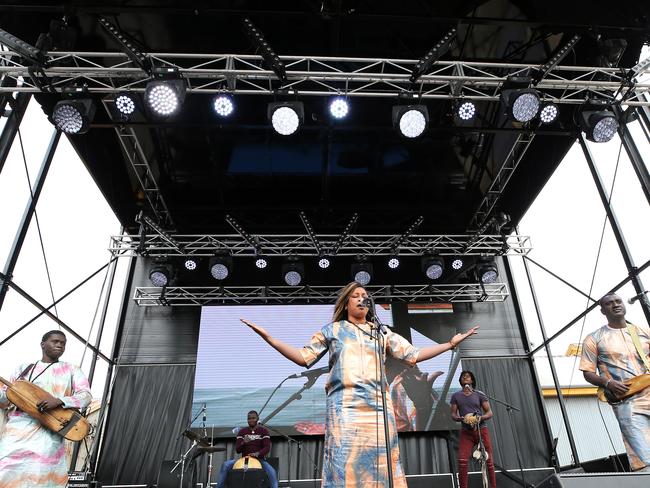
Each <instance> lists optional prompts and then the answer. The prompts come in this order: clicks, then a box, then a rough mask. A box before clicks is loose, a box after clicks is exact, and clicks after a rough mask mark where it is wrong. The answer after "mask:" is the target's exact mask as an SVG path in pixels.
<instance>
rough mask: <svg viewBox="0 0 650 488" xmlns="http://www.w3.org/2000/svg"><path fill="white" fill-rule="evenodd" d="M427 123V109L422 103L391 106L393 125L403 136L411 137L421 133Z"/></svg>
mask: <svg viewBox="0 0 650 488" xmlns="http://www.w3.org/2000/svg"><path fill="white" fill-rule="evenodd" d="M428 123H429V111H428V110H427V107H425V106H424V105H395V106H393V126H394V127H396V128H398V129H399V131H400V133H401V134H402V135H403V136H404V137H408V138H409V139H413V138H415V137H418V136H420V135H422V133H423V132H424V130H425V129H426V128H427V124H428Z"/></svg>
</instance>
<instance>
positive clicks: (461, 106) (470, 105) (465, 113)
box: [455, 100, 476, 122]
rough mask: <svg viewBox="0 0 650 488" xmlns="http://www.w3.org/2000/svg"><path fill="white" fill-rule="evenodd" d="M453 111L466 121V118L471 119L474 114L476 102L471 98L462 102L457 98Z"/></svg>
mask: <svg viewBox="0 0 650 488" xmlns="http://www.w3.org/2000/svg"><path fill="white" fill-rule="evenodd" d="M455 112H456V115H457V116H458V118H459V119H460V120H462V121H465V122H467V121H468V120H472V119H473V118H474V115H476V104H475V103H474V102H472V101H471V100H466V101H464V102H463V101H462V100H459V101H458V103H457V104H456V110H455Z"/></svg>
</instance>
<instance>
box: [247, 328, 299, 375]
mask: <svg viewBox="0 0 650 488" xmlns="http://www.w3.org/2000/svg"><path fill="white" fill-rule="evenodd" d="M239 320H241V321H242V322H243V323H245V324H246V325H248V326H249V327H250V328H251V329H253V331H255V333H257V334H258V335H259V336H260V337H261V338H262V339H264V340H265V341H266V342H268V343H269V344H270V346H271V347H272V348H273V349H275V350H276V351H278V352H279V353H280V354H282V355H283V356H284V357H285V358H287V359H289V360H291V361H293V362H294V363H296V364H297V365H298V366H303V367H306V366H307V362H306V361H305V358H303V357H302V354H300V349H298V348H297V347H293V346H290V345H289V344H287V343H285V342H282V341H281V340H280V339H276V338H275V337H271V335H270V334H269V333H268V332H267V331H266V329H264V328H262V327H260V326H259V325H256V324H254V323H253V322H251V321H250V320H246V319H239Z"/></svg>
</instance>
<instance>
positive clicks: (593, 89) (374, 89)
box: [0, 51, 650, 106]
mask: <svg viewBox="0 0 650 488" xmlns="http://www.w3.org/2000/svg"><path fill="white" fill-rule="evenodd" d="M151 56H152V58H153V60H154V62H155V63H156V64H157V65H160V66H165V67H174V68H177V69H178V70H179V71H180V73H181V74H182V75H183V77H184V78H185V79H186V80H187V83H188V91H189V92H191V93H218V92H220V91H222V90H223V89H224V87H225V86H228V87H229V88H230V89H231V91H232V92H233V93H236V94H251V95H272V94H274V93H275V91H276V90H277V89H278V88H280V85H279V83H278V80H277V78H276V75H275V73H273V71H270V70H268V69H265V68H264V66H263V63H262V58H261V56H258V55H237V54H196V53H185V54H182V53H153V54H151ZM280 59H281V60H282V62H283V63H284V64H285V66H286V71H287V79H288V81H287V82H286V83H285V84H284V85H283V86H282V87H281V88H283V89H291V90H294V91H295V93H296V94H298V95H316V96H326V95H334V94H346V95H347V96H350V97H390V98H395V97H397V96H398V95H400V94H410V93H415V94H417V95H419V96H421V97H422V98H424V99H450V98H458V97H459V96H462V97H463V98H466V99H472V100H487V101H498V100H499V90H500V87H501V85H502V83H503V82H504V81H505V80H506V78H507V77H508V76H526V75H529V74H530V73H531V72H533V70H535V69H537V68H538V67H539V66H538V65H537V64H534V65H533V64H521V63H489V62H470V61H438V62H437V63H436V64H435V65H434V66H433V67H432V68H431V70H430V71H429V72H428V73H426V74H424V75H422V76H421V77H420V78H418V80H417V82H416V83H415V84H412V83H411V82H410V80H409V78H410V75H411V71H412V70H413V66H414V65H415V64H416V63H417V60H415V59H384V58H343V57H324V56H280ZM19 61H20V59H19V57H18V56H17V55H16V54H15V53H13V52H11V51H4V52H0V65H2V66H0V75H6V76H8V77H11V78H14V79H16V81H17V83H18V86H17V87H12V88H10V87H5V88H1V87H0V92H3V91H12V92H13V91H24V92H38V91H40V90H39V88H38V86H37V85H36V84H35V83H34V82H33V81H32V80H31V78H30V76H31V75H30V73H29V71H28V66H26V65H24V64H21V63H20V62H19ZM61 64H65V66H62V65H61ZM46 66H47V67H46V68H45V69H44V73H45V75H46V76H47V77H48V78H50V81H51V83H52V86H53V87H54V88H60V87H63V86H65V85H67V84H69V83H73V82H74V83H81V84H85V85H87V86H88V90H89V91H90V92H91V93H106V94H109V93H116V92H118V91H121V90H133V91H137V92H142V91H144V87H145V84H146V82H147V81H148V80H149V79H150V78H149V75H148V74H147V73H146V72H144V71H143V70H141V69H140V68H139V67H137V66H136V65H134V64H133V63H132V61H131V60H130V59H129V58H128V57H127V56H126V54H123V53H116V52H64V51H62V52H53V53H48V56H47V65H46ZM626 87H629V82H628V80H627V76H626V73H625V71H624V70H621V69H619V68H602V67H593V66H555V67H553V68H552V69H551V70H550V71H549V73H548V75H547V76H546V77H545V78H544V79H543V80H541V81H540V83H539V84H538V85H537V86H536V88H537V89H539V90H540V91H542V92H543V93H544V94H545V96H546V99H547V100H549V101H553V102H555V103H560V104H582V103H584V101H585V98H586V97H587V94H588V93H590V94H592V95H594V94H595V95H603V96H605V97H611V96H612V95H613V94H614V93H618V92H619V89H621V88H626ZM622 91H623V90H622ZM648 92H650V83H648V82H639V83H636V85H635V90H634V91H633V92H632V91H630V93H629V97H630V98H629V99H628V100H627V101H626V102H625V103H627V104H628V105H631V106H649V105H650V102H648V101H647V100H646V99H645V98H643V97H642V96H641V94H643V93H648Z"/></svg>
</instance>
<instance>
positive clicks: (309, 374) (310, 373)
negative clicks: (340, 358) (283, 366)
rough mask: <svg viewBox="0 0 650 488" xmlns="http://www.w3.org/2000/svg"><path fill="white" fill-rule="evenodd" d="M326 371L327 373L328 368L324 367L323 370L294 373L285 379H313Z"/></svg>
mask: <svg viewBox="0 0 650 488" xmlns="http://www.w3.org/2000/svg"><path fill="white" fill-rule="evenodd" d="M328 371H329V368H328V367H327V366H325V367H323V368H318V369H313V370H307V371H303V372H302V373H295V374H292V375H289V376H287V379H292V378H303V377H307V378H315V377H318V376H320V375H322V374H323V373H327V372H328Z"/></svg>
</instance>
